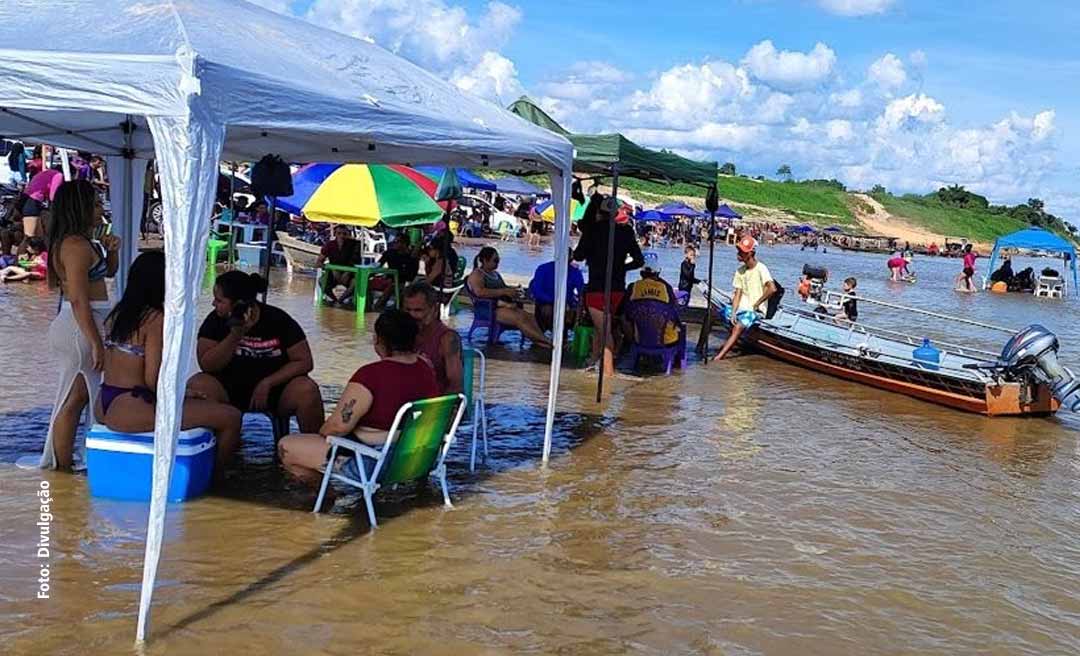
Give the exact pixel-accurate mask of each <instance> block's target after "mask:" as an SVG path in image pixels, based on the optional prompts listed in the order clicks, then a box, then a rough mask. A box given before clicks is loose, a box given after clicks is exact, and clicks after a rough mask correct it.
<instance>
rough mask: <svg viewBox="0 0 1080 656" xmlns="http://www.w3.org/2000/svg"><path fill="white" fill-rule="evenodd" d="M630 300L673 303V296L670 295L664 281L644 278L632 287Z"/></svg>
mask: <svg viewBox="0 0 1080 656" xmlns="http://www.w3.org/2000/svg"><path fill="white" fill-rule="evenodd" d="M630 300H631V301H660V302H661V303H671V295H670V294H668V286H667V285H666V284H664V282H663V281H661V280H657V279H655V278H642V279H641V280H638V281H637V282H635V283H634V284H632V285H630Z"/></svg>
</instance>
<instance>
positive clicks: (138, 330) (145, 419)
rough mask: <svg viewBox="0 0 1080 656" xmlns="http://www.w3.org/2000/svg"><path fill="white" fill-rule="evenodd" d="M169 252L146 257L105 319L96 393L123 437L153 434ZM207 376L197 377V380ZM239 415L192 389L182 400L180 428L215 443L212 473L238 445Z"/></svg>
mask: <svg viewBox="0 0 1080 656" xmlns="http://www.w3.org/2000/svg"><path fill="white" fill-rule="evenodd" d="M164 304H165V254H164V253H162V252H161V251H150V252H147V253H143V254H142V255H140V256H139V257H137V258H136V259H135V262H133V263H132V265H131V272H130V273H129V274H128V286H127V288H126V289H125V290H124V296H123V298H121V299H120V302H119V303H117V304H116V307H114V308H113V310H112V312H110V313H109V316H108V317H107V318H106V319H105V335H106V337H105V371H104V382H103V383H102V385H101V393H100V394H99V395H98V407H97V408H96V413H97V415H98V418H99V419H100V420H101V421H102V422H103V423H104V424H105V425H106V426H108V427H109V428H110V429H112V430H114V431H119V432H122V433H142V432H146V431H151V430H154V405H155V402H156V390H157V383H158V374H159V373H160V371H159V369H160V367H161V349H162V344H163V342H164V337H163V321H164V318H165V312H164V309H163V306H164ZM204 376H206V374H196V375H195V376H194V377H192V381H193V382H196V383H197V381H198V379H200V378H201V377H204ZM241 417H242V415H241V414H240V411H239V410H237V409H236V408H233V407H232V406H230V405H228V404H227V403H218V402H215V401H209V400H207V399H206V398H205V397H204V396H202V395H201V394H199V393H197V392H194V391H190V390H189V392H188V396H187V398H186V399H185V400H184V408H183V418H182V419H181V422H182V423H181V427H182V428H196V427H203V428H209V429H210V430H212V431H213V432H214V436H215V438H216V439H217V463H216V467H215V469H214V475H215V477H216V478H218V479H219V480H220V479H221V477H222V476H223V474H224V466H225V464H226V463H228V461H229V459H230V458H232V455H233V454H234V453H235V452H236V449H237V448H238V447H239V446H240V423H241Z"/></svg>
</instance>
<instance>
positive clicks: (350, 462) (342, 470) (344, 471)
mask: <svg viewBox="0 0 1080 656" xmlns="http://www.w3.org/2000/svg"><path fill="white" fill-rule="evenodd" d="M358 459H359V460H363V461H364V473H366V474H367V479H368V480H369V481H370V480H371V476H372V474H373V473H375V459H374V458H368V457H367V456H362V455H356V456H349V457H348V458H347V459H346V460H345V462H343V463H341V464H340V465H336V468H337V471H338V473H339V474H341V475H343V476H347V477H349V478H351V479H352V480H354V481H359V480H360V469H359V467H357V465H356V461H357V460H358ZM339 462H340V461H339Z"/></svg>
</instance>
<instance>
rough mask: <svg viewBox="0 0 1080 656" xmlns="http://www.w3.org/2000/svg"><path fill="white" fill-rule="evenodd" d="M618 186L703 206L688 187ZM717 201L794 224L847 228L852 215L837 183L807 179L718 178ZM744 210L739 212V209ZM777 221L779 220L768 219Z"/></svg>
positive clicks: (700, 193)
mask: <svg viewBox="0 0 1080 656" xmlns="http://www.w3.org/2000/svg"><path fill="white" fill-rule="evenodd" d="M619 182H620V186H622V187H623V188H624V189H626V190H627V191H628V192H629V193H630V194H632V195H634V197H635V198H636V197H638V196H641V197H642V198H643V199H646V200H657V199H661V198H665V197H669V196H679V197H689V198H697V199H699V202H698V203H697V206H699V207H701V206H703V202H704V198H705V191H704V190H703V189H701V188H700V187H695V186H693V185H688V184H674V185H665V184H662V183H657V182H643V181H641V180H633V179H626V178H621V179H620V180H619ZM717 191H718V192H719V194H720V198H722V199H724V201H727V202H729V203H732V204H734V205H735V206H736V207H735V209H736V210H739V211H740V212H742V213H743V214H748V215H749V216H751V217H753V216H754V215H757V214H761V212H760V210H762V209H771V210H779V211H781V212H787V213H790V214H791V215H792V216H791V217H789V219H791V220H795V221H806V222H810V223H815V224H820V225H822V226H829V225H834V224H837V225H851V224H852V222H853V219H854V217H853V215H852V212H851V208H850V207H848V202H847V198H846V194H845V193H844V187H843V185H841V184H840V183H838V182H831V181H824V180H810V181H804V182H774V181H772V180H756V179H753V178H745V177H740V176H727V175H721V176H720V177H719V178H718V179H717ZM744 209H745V210H747V211H743V210H744ZM770 218H781V217H770Z"/></svg>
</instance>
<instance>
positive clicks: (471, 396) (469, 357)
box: [461, 348, 488, 471]
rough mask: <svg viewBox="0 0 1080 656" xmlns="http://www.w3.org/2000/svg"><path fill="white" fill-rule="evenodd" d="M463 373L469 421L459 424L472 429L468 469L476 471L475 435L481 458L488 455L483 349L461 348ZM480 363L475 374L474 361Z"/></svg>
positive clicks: (485, 459)
mask: <svg viewBox="0 0 1080 656" xmlns="http://www.w3.org/2000/svg"><path fill="white" fill-rule="evenodd" d="M461 354H462V357H463V364H464V365H465V374H467V375H468V379H467V380H465V381H464V385H465V399H466V403H467V404H468V406H469V416H468V419H469V423H468V424H466V425H464V426H461V428H463V429H465V430H469V429H470V428H471V429H472V446H471V447H470V449H469V471H476V442H477V437H480V439H481V440H482V441H483V445H484V453H483V455H482V456H481V460H483V461H484V462H487V457H488V430H487V407H486V401H485V396H484V390H485V388H486V386H487V359H486V358H485V357H484V353H483V351H480V350H478V349H474V348H463V349H461ZM477 362H479V363H480V372H479V376H477V372H476V363H477Z"/></svg>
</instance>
